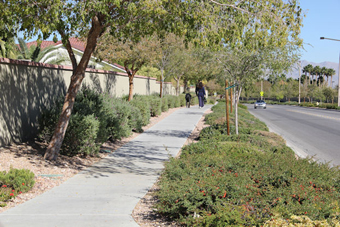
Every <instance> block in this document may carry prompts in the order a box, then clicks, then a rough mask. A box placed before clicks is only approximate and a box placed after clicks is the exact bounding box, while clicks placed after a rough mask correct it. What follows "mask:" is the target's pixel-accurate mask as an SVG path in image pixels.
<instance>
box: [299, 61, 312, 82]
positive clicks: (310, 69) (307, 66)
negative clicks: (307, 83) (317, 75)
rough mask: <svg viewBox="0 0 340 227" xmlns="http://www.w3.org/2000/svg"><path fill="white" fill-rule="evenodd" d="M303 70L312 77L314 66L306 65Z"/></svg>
mask: <svg viewBox="0 0 340 227" xmlns="http://www.w3.org/2000/svg"><path fill="white" fill-rule="evenodd" d="M302 72H303V73H305V74H306V75H309V77H311V76H312V72H313V66H312V65H311V64H308V65H306V66H305V67H303V69H302ZM309 79H310V78H309ZM312 83H313V77H312Z"/></svg>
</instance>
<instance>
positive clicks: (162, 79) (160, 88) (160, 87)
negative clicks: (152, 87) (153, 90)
mask: <svg viewBox="0 0 340 227" xmlns="http://www.w3.org/2000/svg"><path fill="white" fill-rule="evenodd" d="M163 73H164V70H163V68H162V69H161V84H160V86H159V97H161V98H162V97H163V83H164V75H163Z"/></svg>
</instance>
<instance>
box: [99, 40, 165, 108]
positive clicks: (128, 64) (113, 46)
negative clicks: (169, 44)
mask: <svg viewBox="0 0 340 227" xmlns="http://www.w3.org/2000/svg"><path fill="white" fill-rule="evenodd" d="M160 51H161V48H160V42H159V40H158V38H157V37H156V36H155V35H152V36H148V37H142V38H140V39H139V40H137V41H133V40H124V41H120V40H119V39H117V38H114V37H112V36H109V35H108V36H106V37H105V38H104V39H102V40H101V41H100V42H99V44H98V48H97V50H96V53H95V55H96V56H97V57H99V58H100V59H106V60H108V61H110V62H123V64H124V68H125V71H126V73H127V74H128V76H129V99H128V100H129V101H131V100H132V98H133V79H134V77H135V75H136V73H137V72H138V70H140V69H141V67H142V66H144V65H146V64H148V63H149V64H152V63H153V62H154V61H155V59H157V58H159V53H160Z"/></svg>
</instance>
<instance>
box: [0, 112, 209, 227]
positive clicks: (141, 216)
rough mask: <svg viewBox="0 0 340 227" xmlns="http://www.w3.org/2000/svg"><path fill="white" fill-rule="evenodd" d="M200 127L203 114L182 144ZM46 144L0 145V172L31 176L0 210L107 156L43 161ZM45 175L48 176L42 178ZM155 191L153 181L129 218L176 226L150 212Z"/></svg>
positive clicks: (191, 139) (115, 146) (112, 147)
mask: <svg viewBox="0 0 340 227" xmlns="http://www.w3.org/2000/svg"><path fill="white" fill-rule="evenodd" d="M195 107H196V106H193V107H191V108H195ZM182 108H183V107H182ZM177 109H179V108H174V109H170V110H169V111H167V112H165V113H162V114H161V115H160V116H158V117H153V118H151V120H150V124H149V125H147V126H145V127H144V128H143V129H144V130H147V129H148V128H150V127H152V126H153V125H155V124H156V123H158V122H159V121H161V120H162V119H164V118H165V117H167V116H169V115H170V114H171V113H173V112H174V111H176V110H177ZM208 112H210V111H209V110H208V111H207V112H206V113H205V114H207V113H208ZM203 127H206V125H204V117H202V119H201V120H200V121H199V123H198V124H197V126H196V128H195V129H194V131H193V132H192V134H191V135H190V137H189V138H188V140H187V141H186V144H189V143H192V142H195V139H196V138H197V137H198V135H199V132H200V130H202V128H203ZM138 135H139V134H138V133H133V134H132V135H131V136H130V137H128V138H124V139H122V140H121V141H117V142H115V143H109V142H108V143H105V144H103V148H104V149H110V150H112V151H115V150H116V149H118V148H119V147H121V146H123V145H124V144H125V143H127V142H129V141H130V140H131V139H133V138H135V137H136V136H138ZM46 147H47V144H41V143H38V142H30V143H22V144H14V145H11V146H7V147H1V148H0V171H4V170H5V171H8V170H9V169H10V168H11V167H12V168H16V169H29V170H31V171H32V172H33V173H34V175H35V185H34V187H33V188H32V190H30V191H29V192H27V193H23V194H20V195H18V196H17V197H15V198H14V199H12V200H11V201H9V202H7V206H5V207H0V213H1V212H4V211H5V210H8V209H10V208H12V207H15V206H17V205H19V204H21V203H24V202H26V201H28V200H30V199H32V198H34V197H36V196H38V195H40V194H42V193H44V192H45V191H48V190H50V189H52V188H53V187H55V186H58V185H60V184H62V183H63V182H65V181H66V180H67V179H69V178H70V177H72V176H74V175H75V174H77V173H78V172H79V171H81V170H83V169H85V168H86V167H88V166H91V165H93V164H94V163H95V162H98V161H99V160H101V159H102V158H104V157H105V156H106V155H107V154H99V155H98V157H86V158H82V157H67V156H62V155H59V157H58V158H57V160H56V161H47V160H44V158H43V154H44V151H45V149H46ZM46 175H49V177H46ZM51 175H52V176H51ZM155 190H157V183H155V185H154V186H153V187H152V188H151V189H150V190H149V192H148V193H147V194H146V195H145V197H144V198H143V199H142V200H141V201H140V202H139V203H138V204H137V206H136V207H135V209H134V211H133V214H132V216H133V218H134V219H135V221H136V222H137V223H138V224H139V225H140V226H176V223H172V222H171V221H168V220H166V219H164V218H162V217H160V216H159V215H157V214H156V213H154V212H153V208H152V206H153V204H154V203H155V201H157V198H156V197H154V196H153V193H152V192H154V191H155Z"/></svg>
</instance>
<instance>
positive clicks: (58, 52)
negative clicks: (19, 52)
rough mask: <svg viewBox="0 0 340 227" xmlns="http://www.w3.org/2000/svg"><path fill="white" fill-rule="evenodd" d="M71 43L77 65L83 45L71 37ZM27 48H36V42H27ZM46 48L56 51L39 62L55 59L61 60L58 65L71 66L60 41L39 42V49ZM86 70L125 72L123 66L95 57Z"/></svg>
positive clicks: (83, 49) (48, 61)
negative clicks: (98, 59) (97, 59)
mask: <svg viewBox="0 0 340 227" xmlns="http://www.w3.org/2000/svg"><path fill="white" fill-rule="evenodd" d="M69 40H70V43H71V47H72V49H73V52H74V54H75V57H76V60H77V62H78V63H79V61H80V59H81V57H82V55H83V53H84V51H85V43H84V42H83V41H81V40H79V39H78V38H75V37H72V38H70V39H69ZM26 45H27V47H28V48H30V46H32V45H35V46H37V42H36V41H32V42H28V43H26ZM48 46H55V47H56V49H55V50H52V51H51V52H48V53H47V54H46V55H45V56H44V57H43V58H42V59H41V60H40V62H45V63H51V62H53V61H56V60H57V59H59V60H61V63H59V65H67V66H72V63H71V60H70V58H69V55H68V52H67V50H66V48H65V47H64V46H63V44H62V42H61V40H60V41H58V42H56V43H55V42H53V41H42V42H41V49H42V50H43V49H44V48H46V47H48ZM88 68H92V69H103V70H112V71H117V72H125V69H124V67H123V66H121V65H118V64H116V63H114V64H111V63H108V62H106V61H96V58H95V57H93V56H92V57H91V59H90V61H89V64H88Z"/></svg>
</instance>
